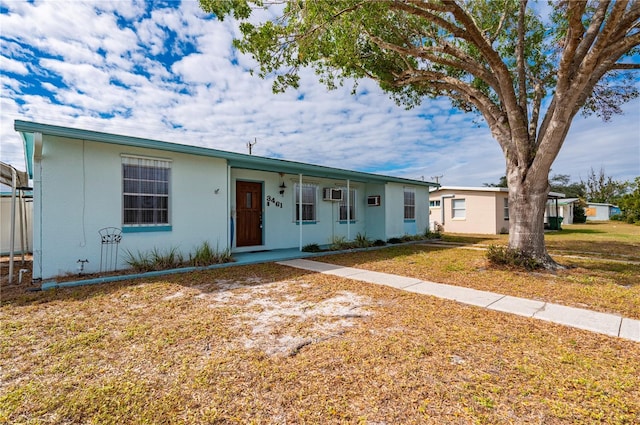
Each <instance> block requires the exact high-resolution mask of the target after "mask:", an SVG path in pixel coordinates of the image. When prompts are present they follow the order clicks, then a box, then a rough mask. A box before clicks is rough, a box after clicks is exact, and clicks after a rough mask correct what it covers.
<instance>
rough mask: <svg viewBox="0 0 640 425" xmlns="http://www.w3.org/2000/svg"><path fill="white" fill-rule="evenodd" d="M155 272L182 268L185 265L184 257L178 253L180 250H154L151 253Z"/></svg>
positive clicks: (172, 248)
mask: <svg viewBox="0 0 640 425" xmlns="http://www.w3.org/2000/svg"><path fill="white" fill-rule="evenodd" d="M150 259H151V263H152V265H153V270H168V269H175V268H178V267H181V266H182V265H183V263H184V257H183V256H182V254H181V253H180V251H178V248H176V247H171V248H169V249H168V250H167V251H165V252H163V251H161V250H160V249H158V248H153V249H152V250H151V253H150Z"/></svg>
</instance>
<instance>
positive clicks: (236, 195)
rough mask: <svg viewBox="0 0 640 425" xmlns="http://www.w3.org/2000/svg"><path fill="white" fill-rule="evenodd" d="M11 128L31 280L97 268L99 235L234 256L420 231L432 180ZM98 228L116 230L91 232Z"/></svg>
mask: <svg viewBox="0 0 640 425" xmlns="http://www.w3.org/2000/svg"><path fill="white" fill-rule="evenodd" d="M14 127H15V129H16V131H18V132H19V133H20V134H21V136H22V138H23V141H24V146H25V155H26V159H27V171H28V173H29V175H30V177H31V178H32V179H33V200H34V208H33V211H34V216H33V256H34V261H33V264H34V270H33V277H34V279H39V278H40V279H47V278H50V277H54V276H57V275H62V274H65V273H70V272H75V271H76V270H77V269H78V264H80V265H81V266H82V267H84V272H86V273H92V272H99V271H101V270H100V268H101V259H102V255H103V252H102V248H104V247H103V246H102V244H101V240H102V241H104V240H107V242H108V243H111V242H113V241H118V242H119V245H120V250H121V252H122V250H125V249H126V250H129V251H131V252H134V253H135V252H138V251H140V252H148V251H149V250H152V249H154V248H155V249H167V248H178V249H179V250H180V251H181V252H182V253H183V254H184V255H185V256H188V254H189V253H190V252H192V251H193V250H194V248H195V247H197V246H200V245H201V244H202V243H203V242H208V243H209V244H210V245H211V246H212V247H214V248H218V249H219V250H229V251H230V252H232V253H239V252H252V251H264V250H275V249H291V248H294V249H299V250H301V249H302V248H303V247H304V246H305V245H308V244H318V245H324V244H329V243H331V242H332V240H334V239H336V238H345V239H347V240H352V239H354V238H355V237H356V235H357V234H362V235H366V236H367V237H368V238H370V239H373V240H375V239H383V240H386V239H388V238H391V237H399V236H403V235H406V234H409V235H415V234H420V233H423V232H424V231H425V230H426V228H427V226H428V208H427V204H428V200H429V188H430V187H435V186H437V185H436V184H435V183H429V182H424V181H419V180H412V179H403V178H397V177H390V176H383V175H378V174H371V173H363V172H357V171H350V170H344V169H339V168H332V167H325V166H319V165H313V164H304V163H299V162H292V161H285V160H279V159H271V158H264V157H259V156H252V155H245V154H239V153H233V152H226V151H221V150H215V149H208V148H202V147H196V146H187V145H181V144H176V143H168V142H163V141H158V140H151V139H143V138H136V137H129V136H124V135H117V134H108V133H100V132H95V131H88V130H82V129H75V128H68V127H60V126H52V125H47V124H40V123H34V122H26V121H16V122H15V125H14ZM106 228H109V229H116V230H114V232H115V231H117V232H121V233H119V234H118V237H117V238H116V237H112V236H109V234H107V236H104V235H102V234H99V231H100V230H102V229H106ZM120 236H121V239H120ZM101 238H102V239H101ZM118 267H120V268H122V267H125V264H123V262H122V261H120V263H119V264H118Z"/></svg>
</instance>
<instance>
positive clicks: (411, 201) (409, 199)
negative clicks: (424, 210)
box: [404, 188, 416, 220]
mask: <svg viewBox="0 0 640 425" xmlns="http://www.w3.org/2000/svg"><path fill="white" fill-rule="evenodd" d="M404 219H405V220H415V219H416V191H415V189H407V188H405V189H404Z"/></svg>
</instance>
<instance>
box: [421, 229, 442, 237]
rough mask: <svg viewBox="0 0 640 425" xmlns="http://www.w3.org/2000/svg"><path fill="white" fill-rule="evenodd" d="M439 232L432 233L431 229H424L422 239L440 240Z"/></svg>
mask: <svg viewBox="0 0 640 425" xmlns="http://www.w3.org/2000/svg"><path fill="white" fill-rule="evenodd" d="M440 236H441V235H440V232H439V231H437V230H436V231H435V232H434V231H432V230H431V229H429V228H428V227H427V228H426V229H425V231H424V237H425V238H427V239H440Z"/></svg>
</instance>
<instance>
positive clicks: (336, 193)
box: [322, 187, 342, 201]
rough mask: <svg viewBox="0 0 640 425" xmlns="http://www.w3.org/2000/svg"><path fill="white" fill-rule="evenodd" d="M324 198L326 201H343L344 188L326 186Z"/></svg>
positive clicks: (323, 191)
mask: <svg viewBox="0 0 640 425" xmlns="http://www.w3.org/2000/svg"><path fill="white" fill-rule="evenodd" d="M322 199H323V200H325V201H342V190H340V189H333V188H331V187H325V188H324V189H322Z"/></svg>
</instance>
